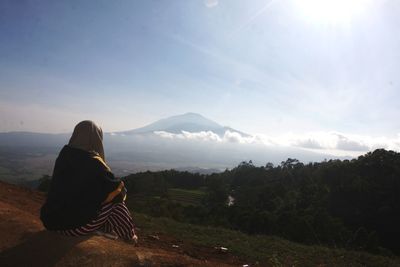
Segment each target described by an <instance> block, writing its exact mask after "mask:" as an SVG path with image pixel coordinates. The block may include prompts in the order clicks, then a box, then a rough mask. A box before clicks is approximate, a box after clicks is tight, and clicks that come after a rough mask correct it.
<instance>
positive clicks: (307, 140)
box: [154, 130, 400, 156]
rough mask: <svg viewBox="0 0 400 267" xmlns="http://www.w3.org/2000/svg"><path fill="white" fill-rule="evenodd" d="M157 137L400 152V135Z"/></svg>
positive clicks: (159, 133) (211, 134)
mask: <svg viewBox="0 0 400 267" xmlns="http://www.w3.org/2000/svg"><path fill="white" fill-rule="evenodd" d="M154 134H156V135H157V136H159V137H162V138H168V139H177V140H193V141H203V142H218V143H238V144H260V145H261V144H262V145H266V146H282V147H296V148H302V149H306V150H313V151H315V152H320V153H329V154H332V155H336V156H344V155H348V156H357V155H360V154H363V153H365V152H368V151H372V150H375V149H378V148H384V149H389V150H395V151H400V134H398V135H397V136H396V137H393V138H388V137H371V136H362V135H351V134H343V133H337V132H314V133H307V134H293V133H288V134H284V135H280V136H267V135H253V136H243V135H241V134H240V133H238V132H233V131H229V130H228V131H226V132H225V134H224V135H223V136H219V135H218V134H216V133H214V132H212V131H202V132H186V131H182V132H181V133H178V134H175V133H169V132H165V131H156V132H154Z"/></svg>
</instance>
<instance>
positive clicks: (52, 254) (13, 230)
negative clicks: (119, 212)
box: [0, 182, 241, 267]
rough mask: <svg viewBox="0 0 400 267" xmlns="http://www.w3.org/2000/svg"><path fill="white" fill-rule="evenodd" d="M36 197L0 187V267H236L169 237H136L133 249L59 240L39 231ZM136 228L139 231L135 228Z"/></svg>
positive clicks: (99, 241)
mask: <svg viewBox="0 0 400 267" xmlns="http://www.w3.org/2000/svg"><path fill="white" fill-rule="evenodd" d="M44 198H45V197H44V195H43V194H42V193H40V192H36V191H32V190H29V189H25V188H21V187H18V186H14V185H11V184H7V183H3V182H0V233H1V235H0V266H42V267H45V266H240V265H241V262H240V261H239V260H238V259H237V258H235V257H234V256H232V255H229V254H225V255H221V254H219V253H218V252H216V251H215V249H213V248H206V247H199V246H195V245H192V244H180V245H179V247H177V246H173V245H174V244H177V243H179V240H175V239H174V238H173V237H169V236H156V238H155V237H154V236H153V237H152V236H140V230H139V231H138V234H139V237H140V242H139V245H138V246H134V245H131V244H127V243H125V242H123V241H120V240H115V241H114V240H109V239H106V238H104V237H99V236H89V237H85V238H76V237H65V236H60V235H58V234H54V233H50V232H47V231H45V230H44V228H43V226H42V224H41V222H40V219H39V210H40V207H41V205H42V203H43V201H44ZM139 227H140V226H139Z"/></svg>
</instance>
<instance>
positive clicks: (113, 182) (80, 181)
mask: <svg viewBox="0 0 400 267" xmlns="http://www.w3.org/2000/svg"><path fill="white" fill-rule="evenodd" d="M120 182H121V181H120V179H116V178H115V177H114V175H113V174H112V173H111V171H110V170H109V168H108V167H107V166H106V165H105V164H104V163H103V162H102V161H101V160H99V159H98V157H97V158H96V154H94V153H91V152H87V151H84V150H80V149H76V148H72V147H70V146H67V145H66V146H64V148H63V149H62V150H61V152H60V154H59V156H58V158H57V160H56V164H55V166H54V171H53V177H52V180H51V184H50V190H49V193H48V196H47V200H46V203H45V204H44V205H43V207H42V209H41V212H40V219H41V220H42V222H43V225H44V226H45V227H46V229H48V230H68V229H74V228H77V227H80V226H83V225H86V224H87V223H89V222H90V221H91V220H93V219H95V218H96V216H97V214H98V212H99V210H100V207H101V204H102V203H103V202H104V200H105V199H106V198H107V196H108V194H109V193H110V192H112V191H114V190H116V189H117V187H118V186H119V184H120Z"/></svg>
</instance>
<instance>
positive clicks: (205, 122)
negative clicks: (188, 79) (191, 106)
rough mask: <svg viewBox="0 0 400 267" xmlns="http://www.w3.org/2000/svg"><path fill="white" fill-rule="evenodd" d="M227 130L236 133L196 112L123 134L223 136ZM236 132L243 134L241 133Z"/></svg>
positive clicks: (169, 118) (165, 119)
mask: <svg viewBox="0 0 400 267" xmlns="http://www.w3.org/2000/svg"><path fill="white" fill-rule="evenodd" d="M227 129H229V130H230V131H236V130H234V129H232V128H227V127H224V126H222V125H220V124H218V123H217V122H215V121H213V120H210V119H208V118H206V117H204V116H203V115H201V114H198V113H194V112H187V113H184V114H180V115H175V116H171V117H168V118H164V119H160V120H158V121H156V122H154V123H151V124H149V125H146V126H144V127H141V128H137V129H134V130H130V131H125V132H122V133H123V134H127V135H131V134H148V133H154V132H155V131H165V132H169V133H182V131H186V132H202V131H212V132H214V133H216V134H218V135H220V136H223V135H224V134H225V131H226V130H227ZM236 132H238V133H241V132H239V131H236Z"/></svg>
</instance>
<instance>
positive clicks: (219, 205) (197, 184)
mask: <svg viewBox="0 0 400 267" xmlns="http://www.w3.org/2000/svg"><path fill="white" fill-rule="evenodd" d="M124 181H125V183H126V186H127V188H128V196H129V197H128V201H129V202H128V205H130V207H131V208H132V209H133V210H134V211H135V210H136V211H140V212H146V213H148V214H150V215H153V216H166V217H171V218H174V219H176V220H179V221H184V222H190V223H197V224H205V225H218V226H222V227H226V228H232V229H237V230H240V231H243V232H246V233H250V234H268V235H277V236H281V237H284V238H287V239H290V240H294V241H297V242H302V243H307V244H319V245H320V244H323V245H329V246H335V247H344V248H352V249H354V248H356V249H363V250H368V251H372V252H377V253H390V251H392V252H394V253H396V254H400V246H399V245H398V243H399V239H400V154H399V153H396V152H393V151H386V150H383V149H379V150H375V151H374V152H372V153H368V154H366V155H364V156H360V157H359V158H358V159H353V160H343V161H342V160H329V161H324V162H320V163H309V164H303V163H301V162H299V161H298V160H296V159H288V160H286V161H284V162H282V163H281V164H280V165H278V166H274V165H273V164H271V163H267V164H266V165H265V166H261V167H257V166H254V165H253V164H252V162H251V161H250V162H242V163H241V164H240V165H239V166H237V167H236V168H234V169H232V170H226V171H225V172H222V173H219V174H212V175H200V174H192V173H189V172H178V171H174V170H170V171H161V172H143V173H137V174H132V175H129V176H127V177H125V178H124ZM171 188H182V189H186V190H188V191H189V192H190V190H197V191H199V192H200V191H202V192H204V198H203V201H202V202H201V204H199V205H196V206H191V205H185V203H180V202H177V201H171V197H170V194H169V189H171ZM228 196H230V197H231V198H230V199H231V203H230V204H232V203H233V205H228ZM232 200H233V201H232Z"/></svg>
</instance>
